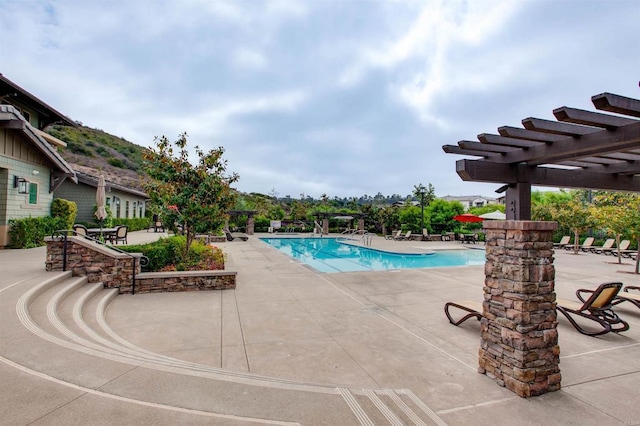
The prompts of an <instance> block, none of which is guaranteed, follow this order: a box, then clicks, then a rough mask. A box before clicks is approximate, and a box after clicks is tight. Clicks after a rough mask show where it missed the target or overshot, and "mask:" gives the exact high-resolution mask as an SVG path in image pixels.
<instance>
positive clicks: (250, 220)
mask: <svg viewBox="0 0 640 426" xmlns="http://www.w3.org/2000/svg"><path fill="white" fill-rule="evenodd" d="M255 223H256V221H255V219H254V218H253V215H249V217H248V218H247V235H253V232H254V229H255V226H256V225H255Z"/></svg>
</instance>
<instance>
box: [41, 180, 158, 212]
mask: <svg viewBox="0 0 640 426" xmlns="http://www.w3.org/2000/svg"><path fill="white" fill-rule="evenodd" d="M76 176H77V177H78V184H77V185H76V184H73V183H71V182H64V183H63V184H62V185H60V186H59V187H58V188H57V189H56V190H55V193H54V197H55V198H64V199H65V200H69V201H74V202H75V203H76V204H77V205H78V214H77V216H76V222H96V217H95V216H94V213H95V207H96V190H97V188H98V177H97V176H92V175H90V174H87V173H82V172H76ZM106 196H107V207H109V209H110V210H111V214H112V215H113V217H114V218H116V219H120V218H123V219H131V218H136V217H145V215H146V201H147V199H148V198H149V196H148V195H147V194H146V193H144V192H142V191H138V190H136V189H131V188H127V187H125V186H122V185H118V184H115V183H111V182H109V181H107V187H106Z"/></svg>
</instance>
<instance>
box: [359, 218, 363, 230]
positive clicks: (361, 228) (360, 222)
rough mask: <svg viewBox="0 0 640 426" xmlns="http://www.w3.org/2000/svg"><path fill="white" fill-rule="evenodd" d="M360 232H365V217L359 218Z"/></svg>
mask: <svg viewBox="0 0 640 426" xmlns="http://www.w3.org/2000/svg"><path fill="white" fill-rule="evenodd" d="M358 230H360V231H364V218H363V217H359V218H358Z"/></svg>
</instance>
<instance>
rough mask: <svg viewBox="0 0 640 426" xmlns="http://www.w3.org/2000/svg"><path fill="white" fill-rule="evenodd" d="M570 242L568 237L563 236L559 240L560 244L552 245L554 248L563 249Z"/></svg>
mask: <svg viewBox="0 0 640 426" xmlns="http://www.w3.org/2000/svg"><path fill="white" fill-rule="evenodd" d="M570 241H571V236H570V235H565V236H563V237H562V238H561V239H560V242H557V243H553V247H554V248H563V247H565V246H566V245H567V244H569V242H570Z"/></svg>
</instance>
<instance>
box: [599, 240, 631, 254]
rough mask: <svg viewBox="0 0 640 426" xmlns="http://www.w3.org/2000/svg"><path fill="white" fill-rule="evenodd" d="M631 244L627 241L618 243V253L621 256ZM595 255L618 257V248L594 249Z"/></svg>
mask: <svg viewBox="0 0 640 426" xmlns="http://www.w3.org/2000/svg"><path fill="white" fill-rule="evenodd" d="M630 244H631V241H629V240H622V241H620V252H621V254H624V252H625V251H627V249H628V248H629V245H630ZM596 253H598V254H606V255H610V254H611V255H614V256H617V255H618V247H613V246H611V247H609V248H598V249H596Z"/></svg>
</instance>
